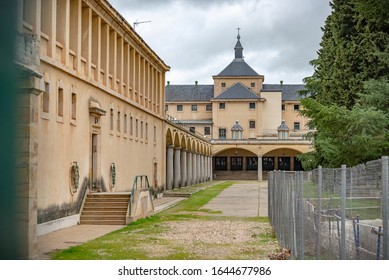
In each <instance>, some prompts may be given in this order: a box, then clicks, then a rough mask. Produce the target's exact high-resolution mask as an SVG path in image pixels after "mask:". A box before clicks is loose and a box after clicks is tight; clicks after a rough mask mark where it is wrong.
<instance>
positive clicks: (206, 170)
mask: <svg viewBox="0 0 389 280" xmlns="http://www.w3.org/2000/svg"><path fill="white" fill-rule="evenodd" d="M204 177H205V181H208V177H209V174H208V156H207V155H205V156H204Z"/></svg>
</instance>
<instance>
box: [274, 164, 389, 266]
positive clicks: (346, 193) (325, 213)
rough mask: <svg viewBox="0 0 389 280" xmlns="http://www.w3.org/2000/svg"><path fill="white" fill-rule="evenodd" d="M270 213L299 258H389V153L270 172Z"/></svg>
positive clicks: (285, 242) (282, 242) (283, 243)
mask: <svg viewBox="0 0 389 280" xmlns="http://www.w3.org/2000/svg"><path fill="white" fill-rule="evenodd" d="M268 187H269V195H268V199H269V218H270V222H271V224H272V227H273V230H274V232H275V234H276V236H277V238H278V240H279V243H280V245H281V246H283V247H284V248H288V249H290V250H291V254H292V257H293V258H295V259H327V260H328V259H329V260H335V259H349V260H350V259H363V260H366V259H372V260H374V259H385V260H388V259H389V231H388V219H389V217H388V215H389V214H388V212H389V209H388V208H389V207H388V157H382V158H381V159H379V160H375V161H371V162H367V163H365V164H361V165H358V166H355V167H346V166H344V165H343V166H342V167H341V168H321V167H319V168H318V169H316V170H313V171H301V172H288V171H273V172H270V173H269V178H268Z"/></svg>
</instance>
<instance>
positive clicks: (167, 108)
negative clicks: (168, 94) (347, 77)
mask: <svg viewBox="0 0 389 280" xmlns="http://www.w3.org/2000/svg"><path fill="white" fill-rule="evenodd" d="M167 111H169V105H167V104H166V105H165V112H167Z"/></svg>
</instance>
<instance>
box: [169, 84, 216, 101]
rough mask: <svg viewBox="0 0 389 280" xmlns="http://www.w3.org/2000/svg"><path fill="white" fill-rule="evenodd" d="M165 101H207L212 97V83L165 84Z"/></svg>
mask: <svg viewBox="0 0 389 280" xmlns="http://www.w3.org/2000/svg"><path fill="white" fill-rule="evenodd" d="M165 91H166V99H165V100H166V101H167V102H174V101H180V102H184V101H209V100H210V99H211V98H213V85H167V86H166V87H165Z"/></svg>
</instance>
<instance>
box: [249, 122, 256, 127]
mask: <svg viewBox="0 0 389 280" xmlns="http://www.w3.org/2000/svg"><path fill="white" fill-rule="evenodd" d="M249 128H250V129H254V128H255V121H249Z"/></svg>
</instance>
